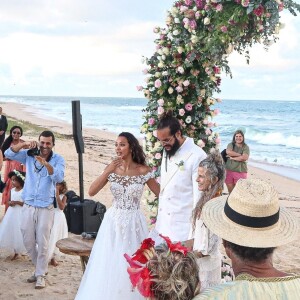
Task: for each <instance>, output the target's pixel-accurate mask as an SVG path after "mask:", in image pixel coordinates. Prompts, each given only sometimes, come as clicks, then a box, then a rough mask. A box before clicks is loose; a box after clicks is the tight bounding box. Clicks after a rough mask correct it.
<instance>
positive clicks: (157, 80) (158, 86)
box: [154, 79, 161, 89]
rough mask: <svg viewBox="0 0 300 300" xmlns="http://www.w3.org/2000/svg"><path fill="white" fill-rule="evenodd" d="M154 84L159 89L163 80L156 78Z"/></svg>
mask: <svg viewBox="0 0 300 300" xmlns="http://www.w3.org/2000/svg"><path fill="white" fill-rule="evenodd" d="M154 86H155V87H156V88H157V89H158V88H160V87H161V81H160V79H156V80H155V82H154Z"/></svg>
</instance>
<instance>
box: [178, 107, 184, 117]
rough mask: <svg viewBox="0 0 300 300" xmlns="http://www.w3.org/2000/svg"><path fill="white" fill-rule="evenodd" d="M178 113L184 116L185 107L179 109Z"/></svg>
mask: <svg viewBox="0 0 300 300" xmlns="http://www.w3.org/2000/svg"><path fill="white" fill-rule="evenodd" d="M178 114H179V116H181V117H182V116H184V114H185V110H184V109H183V108H180V109H179V111H178Z"/></svg>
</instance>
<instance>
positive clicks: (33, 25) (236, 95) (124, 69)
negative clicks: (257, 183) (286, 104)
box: [0, 0, 300, 100]
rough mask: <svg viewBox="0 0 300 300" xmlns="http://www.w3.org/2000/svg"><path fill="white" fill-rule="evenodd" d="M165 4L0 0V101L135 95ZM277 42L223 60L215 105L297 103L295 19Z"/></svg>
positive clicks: (298, 27) (299, 74) (299, 59)
mask: <svg viewBox="0 0 300 300" xmlns="http://www.w3.org/2000/svg"><path fill="white" fill-rule="evenodd" d="M173 3H174V1H170V0H164V1H160V0H152V1H149V0H147V1H140V0H139V1H138V0H127V1H125V0H119V1H107V0H106V1H103V0H85V1H82V0H52V1H50V0H9V1H7V0H0V95H32V96H77V97H83V96H86V97H137V98H143V93H141V92H138V91H137V90H136V86H138V85H145V83H144V79H145V76H144V75H143V74H142V69H144V65H143V64H142V57H143V56H146V57H151V55H152V54H153V53H154V49H155V44H154V39H155V38H156V36H155V34H154V33H153V28H154V26H157V25H158V26H162V27H165V25H164V24H165V18H166V11H167V10H168V9H170V8H171V7H172V4H173ZM282 22H283V23H284V25H285V26H284V28H283V29H282V30H281V31H280V34H279V37H280V39H279V41H278V42H277V43H276V44H274V45H272V46H271V47H270V49H269V51H268V52H266V51H265V50H264V49H263V47H262V45H257V46H255V47H254V48H253V49H252V50H251V52H250V55H251V59H250V64H249V65H247V63H246V59H245V58H244V57H243V56H239V55H238V54H232V55H230V58H229V61H230V67H231V70H232V73H233V79H230V78H229V77H226V76H223V78H222V84H221V90H222V92H221V93H220V94H216V95H215V96H216V97H220V98H221V99H262V100H300V55H299V48H300V34H299V32H300V16H297V17H293V16H291V15H284V16H283V18H282Z"/></svg>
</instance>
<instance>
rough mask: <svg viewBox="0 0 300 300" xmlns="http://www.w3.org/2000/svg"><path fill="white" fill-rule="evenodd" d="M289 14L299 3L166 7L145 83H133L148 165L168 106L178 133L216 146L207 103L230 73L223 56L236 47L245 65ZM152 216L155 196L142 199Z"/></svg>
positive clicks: (231, 0)
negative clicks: (139, 98)
mask: <svg viewBox="0 0 300 300" xmlns="http://www.w3.org/2000/svg"><path fill="white" fill-rule="evenodd" d="M284 10H288V11H289V12H290V13H292V14H293V15H294V16H296V11H300V5H299V4H297V3H295V2H294V1H292V0H283V1H280V0H179V1H176V2H175V3H174V5H173V7H172V8H171V9H170V10H169V11H168V13H167V18H166V28H160V27H155V28H154V32H155V33H157V35H158V37H157V39H156V40H155V43H156V51H155V53H154V54H153V55H152V56H151V57H150V58H144V61H145V63H146V68H145V69H144V70H143V73H144V74H145V75H146V78H145V81H146V86H145V87H143V86H139V87H138V90H140V91H143V93H144V95H145V97H146V98H147V99H148V104H147V107H146V109H145V116H144V118H145V122H144V123H143V125H142V127H141V131H142V133H145V150H146V153H147V155H148V158H149V165H150V166H151V167H152V168H153V169H154V170H155V171H156V172H157V176H159V173H160V169H159V166H160V161H161V151H162V147H161V145H160V143H159V142H158V141H157V138H156V126H157V122H158V118H159V116H160V115H161V114H162V113H163V112H164V111H165V110H168V109H172V110H173V112H174V114H175V116H176V117H177V118H178V119H179V121H180V123H181V125H182V127H183V132H184V134H186V135H188V136H190V137H193V138H194V140H195V143H196V144H198V145H199V146H200V147H202V148H203V149H204V151H206V152H208V151H209V150H210V149H211V148H214V147H216V148H217V147H218V144H219V143H220V138H219V135H218V132H217V131H215V130H213V128H214V127H216V124H215V123H214V122H213V117H214V116H215V115H217V114H218V112H219V111H218V110H217V109H213V108H212V106H213V105H214V104H215V102H216V101H217V102H220V101H221V100H220V99H219V98H216V97H215V96H214V94H215V93H218V92H220V84H221V78H220V74H221V72H225V73H226V74H229V75H230V76H231V71H230V67H229V65H228V60H227V58H228V55H229V54H230V53H231V52H232V51H237V52H238V53H240V54H243V55H245V57H246V60H247V62H248V63H249V59H250V57H249V52H248V49H249V48H250V47H251V46H252V45H253V44H256V43H261V44H262V45H263V47H264V48H266V49H267V48H268V47H269V46H270V45H271V44H272V43H273V42H276V40H277V39H278V33H279V30H280V28H281V26H282V24H281V23H280V14H281V13H282V12H283V11H284ZM147 202H148V206H149V207H150V208H151V209H153V214H152V216H151V217H150V218H151V219H152V221H153V222H154V221H155V218H156V214H157V211H156V207H157V204H158V200H157V199H154V200H153V199H151V197H150V198H148V199H147Z"/></svg>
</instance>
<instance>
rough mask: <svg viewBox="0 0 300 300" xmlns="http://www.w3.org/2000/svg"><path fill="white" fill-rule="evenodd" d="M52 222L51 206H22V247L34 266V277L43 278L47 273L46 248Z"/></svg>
mask: <svg viewBox="0 0 300 300" xmlns="http://www.w3.org/2000/svg"><path fill="white" fill-rule="evenodd" d="M53 221H54V208H53V205H50V206H48V207H46V208H41V207H34V206H30V205H27V204H24V206H23V210H22V221H21V231H22V234H23V241H24V246H25V248H26V250H27V252H28V254H29V256H30V258H31V261H32V263H33V264H34V265H35V276H45V274H46V273H47V271H48V259H49V258H48V248H49V239H50V233H51V229H52V226H53Z"/></svg>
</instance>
